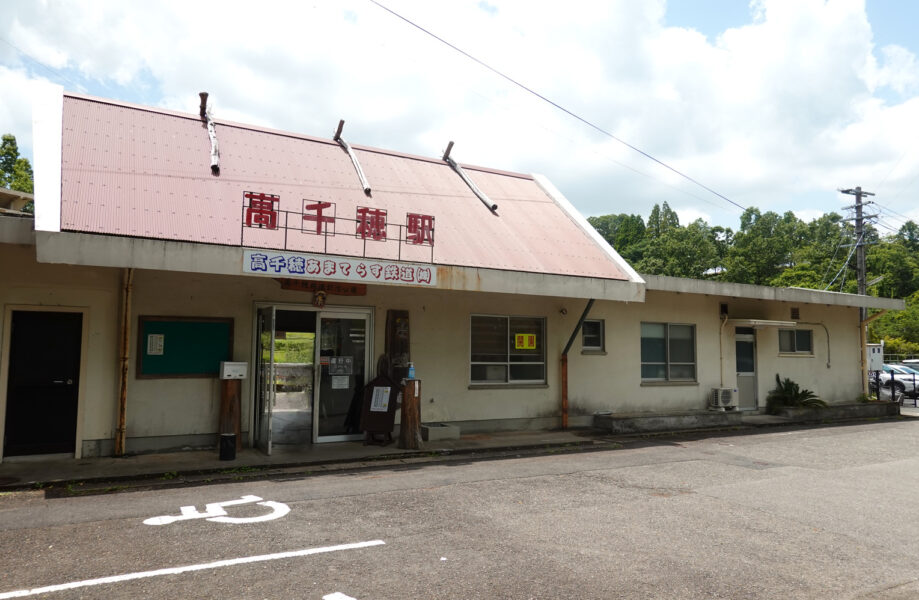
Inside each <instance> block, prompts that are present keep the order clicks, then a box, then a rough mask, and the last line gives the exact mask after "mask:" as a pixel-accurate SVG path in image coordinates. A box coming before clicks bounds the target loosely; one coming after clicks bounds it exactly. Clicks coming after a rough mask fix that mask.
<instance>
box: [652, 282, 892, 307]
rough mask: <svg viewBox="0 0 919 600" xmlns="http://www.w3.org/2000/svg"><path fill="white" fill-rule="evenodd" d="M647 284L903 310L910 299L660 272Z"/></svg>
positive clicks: (669, 289) (728, 294)
mask: <svg viewBox="0 0 919 600" xmlns="http://www.w3.org/2000/svg"><path fill="white" fill-rule="evenodd" d="M642 277H643V278H644V280H645V282H646V283H647V290H649V291H650V290H655V291H661V292H679V293H683V294H705V295H709V296H724V297H725V298H752V299H756V300H773V301H776V302H795V303H799V304H826V305H831V306H853V307H864V308H878V309H887V310H902V309H904V308H906V302H905V301H904V300H902V299H900V298H877V297H875V296H859V295H857V294H842V293H839V292H824V291H821V290H808V289H804V288H779V287H769V286H765V285H750V284H746V283H726V282H722V281H704V280H701V279H686V278H683V277H664V276H660V275H642Z"/></svg>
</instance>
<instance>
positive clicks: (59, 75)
mask: <svg viewBox="0 0 919 600" xmlns="http://www.w3.org/2000/svg"><path fill="white" fill-rule="evenodd" d="M0 42H3V43H4V44H6V45H7V46H9V47H10V48H12V49H13V50H15V51H16V52H18V53H19V54H21V55H22V56H24V57H25V58H27V59H29V60H30V61H31V62H33V63H35V64H36V65H38V66H39V67H41V68H43V69H44V70H46V71H47V72H48V73H50V74H51V75H52V77H55V78H57V79H63V80H64V81H66V82H67V83H69V84H70V85H72V86H73V88H72V89H73V90H74V91H79V90H80V89H81V88H82V86H80V85H79V84H77V83H74V82H73V81H72V80H71V79H69V78H68V77H66V76H65V75H64V74H63V73H61V72H60V70H59V69H55V68H53V67H49V66H48V65H46V64H45V63H43V62H41V61H40V60H38V59H37V58H33V57H32V56H31V55H30V54H29V53H28V52H26V51H25V50H23V49H22V48H20V47H19V46H16V45H15V44H13V43H12V42H10V41H9V40H7V39H4V38H2V37H0Z"/></svg>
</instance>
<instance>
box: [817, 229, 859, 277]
mask: <svg viewBox="0 0 919 600" xmlns="http://www.w3.org/2000/svg"><path fill="white" fill-rule="evenodd" d="M864 238H865V232H864V231H862V234H861V235H860V236H858V241H856V242H855V243H854V244H852V249H851V250H849V256H847V257H846V261H845V262H844V263H843V264H842V267H841V268H840V269H839V272H838V273H836V277H834V278H833V281H831V282H829V283H828V284H827V285H826V287H825V288H823V290H824V291H826V290H828V289H830V286H831V285H833V283H835V282H836V280H837V279H839V276H840V275H842V273H843V271H845V270H846V268H847V267H848V266H849V261H850V260H852V255H853V254H855V249H856V248H858V246H859V245H860V244H861V243H862V240H863V239H864ZM842 281H843V283H845V281H846V280H845V278H843V280H842ZM840 289H842V288H841V287H840Z"/></svg>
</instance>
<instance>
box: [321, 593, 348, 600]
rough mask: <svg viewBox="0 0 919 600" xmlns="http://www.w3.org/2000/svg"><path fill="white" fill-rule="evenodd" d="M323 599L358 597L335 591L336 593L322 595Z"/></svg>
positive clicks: (343, 599) (334, 599) (342, 599)
mask: <svg viewBox="0 0 919 600" xmlns="http://www.w3.org/2000/svg"><path fill="white" fill-rule="evenodd" d="M322 600H357V598H352V597H351V596H346V595H344V594H342V593H341V592H335V593H334V594H326V595H325V596H323V597H322Z"/></svg>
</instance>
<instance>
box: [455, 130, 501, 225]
mask: <svg viewBox="0 0 919 600" xmlns="http://www.w3.org/2000/svg"><path fill="white" fill-rule="evenodd" d="M451 150H453V142H452V141H451V142H450V143H449V144H447V151H446V152H444V162H446V163H447V164H448V165H450V168H451V169H453V170H454V171H456V174H457V175H459V176H460V179H462V180H463V181H464V182H466V185H468V186H469V189H470V190H472V193H473V194H475V195H476V197H477V198H478V199H479V200H481V201H482V204H484V205H485V206H486V207H487V208H488V210H490V211H491V212H495V211H496V210H498V205H497V204H495V203H494V202H492V201H491V200H490V199H489V198H488V196H486V195H485V192H483V191H482V190H480V189H479V188H478V186H477V185H476V184H475V183H474V182H473V181H472V180H471V179H469V176H468V175H466V172H465V171H464V170H463V167H461V166H459V165H458V164H456V161H455V160H453V159H452V158H450V151H451Z"/></svg>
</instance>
